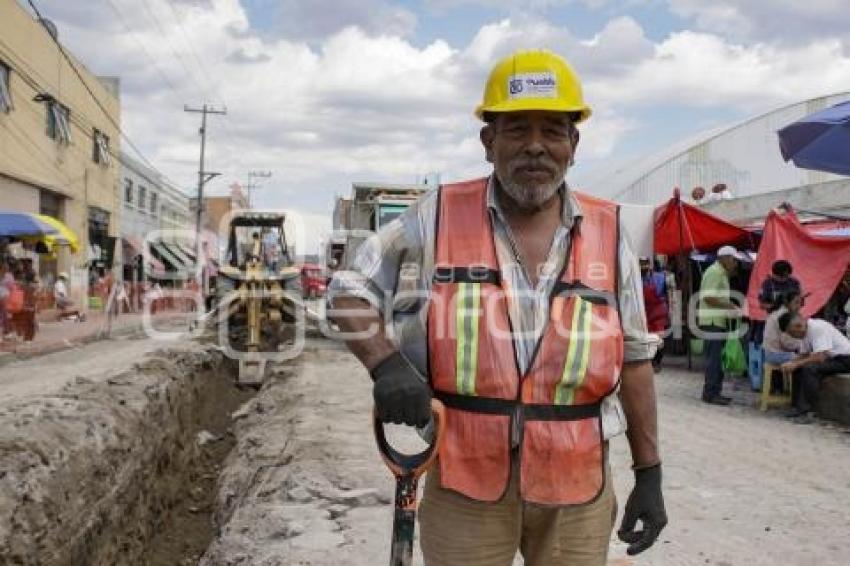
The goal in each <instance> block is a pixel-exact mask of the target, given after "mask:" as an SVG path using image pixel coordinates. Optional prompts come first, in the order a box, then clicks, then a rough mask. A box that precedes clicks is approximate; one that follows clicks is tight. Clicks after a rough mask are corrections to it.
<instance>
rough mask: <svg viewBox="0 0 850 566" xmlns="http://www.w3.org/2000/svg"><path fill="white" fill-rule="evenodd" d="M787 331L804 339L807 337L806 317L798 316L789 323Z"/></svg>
mask: <svg viewBox="0 0 850 566" xmlns="http://www.w3.org/2000/svg"><path fill="white" fill-rule="evenodd" d="M786 332H787V333H788V335H789V336H791V337H793V338H797V339H798V340H802V339H803V338H805V337H806V319H804V318H803V317H800V316H798V317H796V318H795V319H794V320H792V321H791V323H790V324H789V325H788V329H787V330H786Z"/></svg>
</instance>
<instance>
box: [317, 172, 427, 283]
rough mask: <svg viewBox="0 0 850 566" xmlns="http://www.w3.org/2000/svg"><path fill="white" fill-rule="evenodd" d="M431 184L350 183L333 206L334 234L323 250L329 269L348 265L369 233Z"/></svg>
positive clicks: (424, 191) (416, 197)
mask: <svg viewBox="0 0 850 566" xmlns="http://www.w3.org/2000/svg"><path fill="white" fill-rule="evenodd" d="M433 187H434V186H433V185H428V184H411V185H394V184H382V183H354V184H352V187H351V196H350V197H348V198H345V197H339V198H337V200H336V204H335V206H334V214H333V233H332V234H331V236H330V237H329V238H328V241H327V244H326V249H325V257H326V261H327V267H328V269H329V270H331V271H335V270H337V269H346V268H348V267H349V266H350V265H351V262H352V261H353V260H354V257H355V256H356V255H357V250H358V248H359V247H360V245H361V244H362V243H363V242H364V241H365V240H366V238H368V237H369V235H370V234H371V233H373V232H377V231H378V230H380V229H381V228H383V227H384V226H386V225H387V224H389V223H390V222H392V221H393V220H395V219H396V218H398V217H399V216H400V215H401V214H402V213H403V212H404V211H405V210H407V208H408V207H409V206H410V205H411V204H413V203H414V202H416V201H417V200H418V199H419V198H420V197H421V196H422V195H424V194H425V193H426V192H427V191H428V190H430V189H432V188H433Z"/></svg>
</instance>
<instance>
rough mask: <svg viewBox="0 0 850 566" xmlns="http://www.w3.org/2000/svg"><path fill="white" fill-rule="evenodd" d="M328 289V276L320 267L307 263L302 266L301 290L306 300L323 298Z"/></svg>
mask: <svg viewBox="0 0 850 566" xmlns="http://www.w3.org/2000/svg"><path fill="white" fill-rule="evenodd" d="M327 287H328V276H327V274H326V273H325V270H324V269H322V267H321V266H320V265H316V264H315V263H305V264H304V265H302V266H301V290H302V292H303V294H304V298H305V299H316V298H318V297H323V296H324V295H325V291H326V290H327Z"/></svg>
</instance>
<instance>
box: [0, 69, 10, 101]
mask: <svg viewBox="0 0 850 566" xmlns="http://www.w3.org/2000/svg"><path fill="white" fill-rule="evenodd" d="M11 76H12V71H11V70H10V69H9V67H7V66H6V65H5V64H4V63H3V62H2V61H0V112H2V113H8V112H9V111H10V110H11V109H12V87H11Z"/></svg>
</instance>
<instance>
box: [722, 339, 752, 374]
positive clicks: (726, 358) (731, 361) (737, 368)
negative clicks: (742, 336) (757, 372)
mask: <svg viewBox="0 0 850 566" xmlns="http://www.w3.org/2000/svg"><path fill="white" fill-rule="evenodd" d="M734 334H735V333H733V334H731V335H729V337H728V338H726V343H725V344H724V345H723V351H722V352H721V353H720V360H721V362H722V363H723V372H724V373H725V374H726V375H744V374H745V373H747V369H748V367H747V355H746V354H745V353H744V347H743V346H742V345H741V340H739V339H738V337H737V336H735V335H734Z"/></svg>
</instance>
